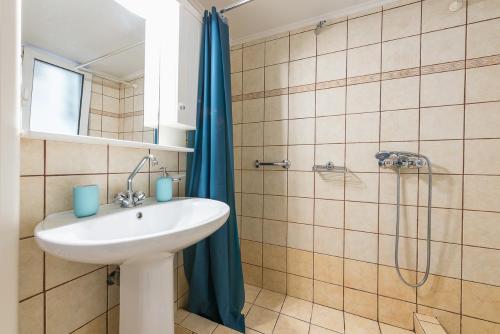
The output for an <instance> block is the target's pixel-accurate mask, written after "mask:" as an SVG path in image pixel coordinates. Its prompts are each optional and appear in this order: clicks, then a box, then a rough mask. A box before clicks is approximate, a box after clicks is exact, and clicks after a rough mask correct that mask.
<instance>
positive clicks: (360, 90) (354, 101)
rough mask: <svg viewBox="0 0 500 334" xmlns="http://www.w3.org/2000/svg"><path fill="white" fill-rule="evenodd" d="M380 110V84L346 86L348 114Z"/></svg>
mask: <svg viewBox="0 0 500 334" xmlns="http://www.w3.org/2000/svg"><path fill="white" fill-rule="evenodd" d="M379 110H380V82H370V83H365V84H359V85H349V86H347V105H346V112H347V113H348V114H355V113H362V112H371V111H379Z"/></svg>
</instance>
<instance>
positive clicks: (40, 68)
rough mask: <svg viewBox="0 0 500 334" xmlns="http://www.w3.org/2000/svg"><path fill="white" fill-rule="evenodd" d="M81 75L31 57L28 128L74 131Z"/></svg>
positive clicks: (77, 119)
mask: <svg viewBox="0 0 500 334" xmlns="http://www.w3.org/2000/svg"><path fill="white" fill-rule="evenodd" d="M82 89H83V75H82V74H80V73H76V72H73V71H70V70H67V69H64V68H61V67H58V66H55V65H52V64H48V63H45V62H43V61H39V60H36V59H35V64H34V68H33V88H32V92H31V116H30V129H31V130H33V131H42V132H51V133H60V134H68V135H77V134H78V132H79V123H80V108H81V104H82Z"/></svg>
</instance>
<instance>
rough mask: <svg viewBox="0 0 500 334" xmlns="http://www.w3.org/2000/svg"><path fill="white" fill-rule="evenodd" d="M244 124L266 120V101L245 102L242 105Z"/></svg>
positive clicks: (253, 100)
mask: <svg viewBox="0 0 500 334" xmlns="http://www.w3.org/2000/svg"><path fill="white" fill-rule="evenodd" d="M242 116H243V123H252V122H262V121H263V120H264V99H252V100H244V101H243V103H242Z"/></svg>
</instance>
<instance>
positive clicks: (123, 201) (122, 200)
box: [113, 192, 131, 208]
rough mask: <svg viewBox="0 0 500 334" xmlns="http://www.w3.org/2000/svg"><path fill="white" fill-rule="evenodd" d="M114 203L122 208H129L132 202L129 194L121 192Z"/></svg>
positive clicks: (114, 199)
mask: <svg viewBox="0 0 500 334" xmlns="http://www.w3.org/2000/svg"><path fill="white" fill-rule="evenodd" d="M113 203H118V204H120V206H121V207H122V208H128V207H130V204H131V203H130V200H129V198H128V196H127V194H125V193H123V192H121V193H118V194H116V195H115V197H114V198H113Z"/></svg>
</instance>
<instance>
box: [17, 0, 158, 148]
mask: <svg viewBox="0 0 500 334" xmlns="http://www.w3.org/2000/svg"><path fill="white" fill-rule="evenodd" d="M145 30H146V29H145V19H144V18H142V17H140V16H137V15H136V14H134V13H132V12H130V11H128V10H127V9H125V8H124V7H122V6H121V5H120V4H119V3H118V2H116V1H115V0H71V1H68V0H43V1H40V0H23V1H22V45H23V74H22V76H23V82H22V91H21V94H22V96H21V97H22V110H23V117H22V123H23V124H22V126H23V130H25V131H36V132H45V133H55V134H65V135H83V136H94V137H102V138H111V139H122V140H130V141H137V142H145V143H157V128H158V126H156V127H145V126H144V62H145V60H144V59H145V43H144V40H145Z"/></svg>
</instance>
